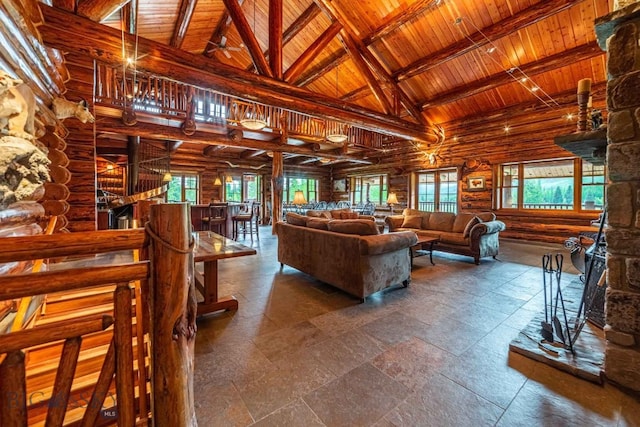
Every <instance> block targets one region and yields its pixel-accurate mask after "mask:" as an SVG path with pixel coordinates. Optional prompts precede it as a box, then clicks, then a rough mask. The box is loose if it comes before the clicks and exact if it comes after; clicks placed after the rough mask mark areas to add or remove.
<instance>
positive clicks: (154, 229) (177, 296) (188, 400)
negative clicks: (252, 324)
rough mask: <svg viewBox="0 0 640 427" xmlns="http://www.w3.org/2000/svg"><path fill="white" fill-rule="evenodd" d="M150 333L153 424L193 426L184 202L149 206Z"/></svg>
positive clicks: (189, 253) (191, 302) (192, 307)
mask: <svg viewBox="0 0 640 427" xmlns="http://www.w3.org/2000/svg"><path fill="white" fill-rule="evenodd" d="M147 235H148V237H149V240H150V248H149V259H150V260H151V277H150V281H149V288H150V301H149V302H150V307H149V311H150V317H151V318H150V322H149V327H150V334H151V355H152V359H151V366H152V376H151V382H152V385H151V387H152V418H153V422H154V424H155V425H156V426H197V420H196V416H195V408H194V394H193V361H194V344H195V333H196V323H195V316H196V310H197V307H196V305H197V303H196V299H195V288H194V281H193V280H194V274H193V269H194V264H193V247H192V243H191V242H192V241H193V239H192V238H191V221H190V216H189V205H188V204H186V203H181V204H159V205H154V206H151V215H150V220H149V223H148V225H147Z"/></svg>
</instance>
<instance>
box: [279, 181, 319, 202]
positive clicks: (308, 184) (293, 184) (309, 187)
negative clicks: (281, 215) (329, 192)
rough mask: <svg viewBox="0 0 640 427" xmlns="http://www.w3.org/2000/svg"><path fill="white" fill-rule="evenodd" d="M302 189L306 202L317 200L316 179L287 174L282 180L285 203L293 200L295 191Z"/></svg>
mask: <svg viewBox="0 0 640 427" xmlns="http://www.w3.org/2000/svg"><path fill="white" fill-rule="evenodd" d="M298 190H300V191H302V194H304V198H305V200H306V201H307V202H308V203H315V202H318V201H319V200H318V180H317V179H314V178H302V177H297V176H287V177H285V180H284V189H283V194H282V197H283V200H284V202H285V203H291V202H293V196H294V195H295V193H296V191H298Z"/></svg>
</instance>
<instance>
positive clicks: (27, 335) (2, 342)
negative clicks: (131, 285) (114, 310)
mask: <svg viewBox="0 0 640 427" xmlns="http://www.w3.org/2000/svg"><path fill="white" fill-rule="evenodd" d="M112 323H113V317H111V316H108V315H106V314H94V315H91V316H86V317H82V318H75V319H69V320H62V321H60V322H56V323H51V324H49V325H45V326H37V327H34V328H32V329H25V330H22V331H18V332H12V333H9V334H5V335H0V348H1V349H2V352H3V353H11V352H14V351H18V350H22V349H25V348H29V347H33V346H36V345H40V344H45V343H48V342H51V341H57V340H66V339H69V338H75V337H79V336H82V335H86V334H90V333H93V332H98V331H102V330H104V329H107V328H108V327H109V326H111V324H112Z"/></svg>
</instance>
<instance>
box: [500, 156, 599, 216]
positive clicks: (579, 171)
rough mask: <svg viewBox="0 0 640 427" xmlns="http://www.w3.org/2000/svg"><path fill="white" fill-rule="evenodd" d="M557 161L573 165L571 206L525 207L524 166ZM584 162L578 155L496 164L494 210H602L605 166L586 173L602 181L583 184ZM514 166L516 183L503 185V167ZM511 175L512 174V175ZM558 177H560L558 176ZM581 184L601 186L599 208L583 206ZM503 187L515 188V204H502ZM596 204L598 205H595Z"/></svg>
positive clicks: (578, 211) (580, 211)
mask: <svg viewBox="0 0 640 427" xmlns="http://www.w3.org/2000/svg"><path fill="white" fill-rule="evenodd" d="M559 161H567V162H571V163H572V166H573V176H572V183H571V187H572V192H573V201H572V204H573V206H572V207H571V208H566V209H563V208H551V207H549V208H534V207H525V205H526V204H527V203H525V200H524V191H525V188H524V187H525V176H524V171H525V167H526V166H527V165H535V164H544V163H552V162H556V163H557V162H559ZM584 162H586V161H585V160H583V159H582V158H580V157H565V158H556V159H544V160H532V161H527V162H509V163H501V164H499V165H497V167H496V169H494V182H495V183H496V185H495V188H494V192H493V196H494V197H493V199H494V202H493V205H494V209H496V210H505V211H509V212H573V213H582V212H585V213H593V212H602V210H603V209H604V200H605V197H606V184H607V175H606V168H604V169H603V171H602V175H600V174H597V175H594V174H591V175H588V176H590V177H592V180H594V181H595V180H596V177H600V176H602V183H597V182H592V183H590V184H584V183H583V180H584V178H585V177H586V176H583V164H584ZM514 166H515V167H516V169H517V171H518V173H517V181H518V183H517V184H516V185H511V186H509V187H505V186H504V185H503V179H504V172H503V171H504V169H505V167H509V168H511V169H513V168H514ZM594 166H599V165H594ZM512 176H513V175H512ZM559 178H560V177H559ZM583 185H589V186H593V187H595V186H598V187H602V194H603V197H602V199H603V200H602V204H601V205H599V206H600V208H595V209H587V208H585V207H584V203H583V200H582V196H583ZM505 188H517V201H516V206H515V207H510V206H505V204H504V199H503V190H504V189H505ZM529 204H534V203H529ZM549 205H553V203H549ZM595 206H598V205H595Z"/></svg>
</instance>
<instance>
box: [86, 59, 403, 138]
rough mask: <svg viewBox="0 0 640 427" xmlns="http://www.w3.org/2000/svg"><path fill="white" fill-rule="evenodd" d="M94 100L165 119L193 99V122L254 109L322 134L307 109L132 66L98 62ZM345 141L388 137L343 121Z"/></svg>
mask: <svg viewBox="0 0 640 427" xmlns="http://www.w3.org/2000/svg"><path fill="white" fill-rule="evenodd" d="M95 82H96V84H95V94H94V95H95V96H94V98H95V103H96V104H97V105H104V106H109V107H115V108H119V109H124V108H125V106H127V107H129V108H132V109H133V110H135V111H139V112H145V113H148V114H151V115H154V116H158V117H162V118H166V119H174V120H175V119H180V120H184V119H186V118H187V115H188V111H189V110H190V102H191V101H193V102H194V104H193V105H194V107H195V116H194V117H195V121H196V122H197V123H211V124H220V125H232V126H240V124H239V123H240V120H241V119H242V118H243V117H247V116H248V115H252V114H254V113H253V112H254V111H255V109H257V110H258V112H259V115H260V117H261V118H263V119H264V120H265V121H266V122H267V126H266V127H267V128H269V129H276V130H277V129H280V127H281V125H282V118H283V117H286V123H287V130H288V132H289V134H292V135H298V136H301V137H307V138H310V139H324V138H325V137H326V134H327V120H325V119H324V118H319V117H313V116H310V115H308V114H303V113H298V112H295V111H290V110H284V109H282V108H279V107H277V106H270V105H264V104H258V103H253V102H249V101H245V100H242V99H239V98H236V97H233V96H230V95H225V94H222V93H219V92H215V91H213V90H210V89H205V88H199V87H195V86H191V85H187V84H184V83H180V82H176V81H174V80H169V79H165V78H163V77H160V76H154V75H151V74H147V73H143V72H140V71H138V72H137V73H136V74H135V79H134V75H133V73H130V72H128V73H127V74H126V75H125V77H123V73H122V69H121V68H120V67H112V66H108V65H106V64H101V63H98V64H97V65H96V68H95ZM346 134H347V136H348V139H347V143H348V144H350V145H354V146H358V147H365V148H375V149H383V148H384V146H385V144H388V143H389V141H392V140H393V138H390V137H388V136H386V135H383V134H380V133H377V132H372V131H369V130H365V129H361V128H357V127H353V126H349V127H348V131H347V133H346Z"/></svg>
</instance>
